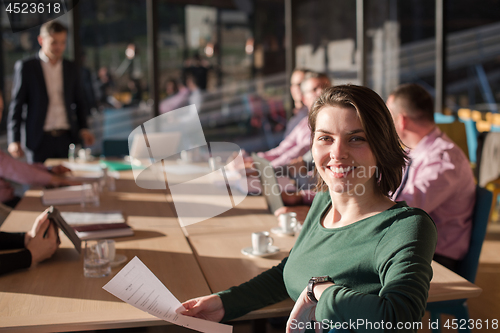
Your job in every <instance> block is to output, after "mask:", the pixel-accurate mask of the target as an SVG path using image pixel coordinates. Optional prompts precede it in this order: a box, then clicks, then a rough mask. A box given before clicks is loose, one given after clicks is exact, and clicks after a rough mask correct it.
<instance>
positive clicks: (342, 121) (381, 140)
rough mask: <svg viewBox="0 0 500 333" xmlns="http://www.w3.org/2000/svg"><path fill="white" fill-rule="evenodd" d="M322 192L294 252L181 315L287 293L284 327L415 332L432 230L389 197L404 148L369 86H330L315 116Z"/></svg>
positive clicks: (226, 309) (232, 314) (222, 314)
mask: <svg viewBox="0 0 500 333" xmlns="http://www.w3.org/2000/svg"><path fill="white" fill-rule="evenodd" d="M309 126H310V127H311V132H312V134H311V142H312V144H311V150H312V154H313V157H314V161H315V163H316V169H317V172H318V174H319V176H320V177H319V179H320V180H319V183H318V191H319V193H318V195H317V196H316V198H315V199H314V202H313V204H312V206H311V210H310V211H309V214H308V215H307V218H306V220H305V222H304V226H303V229H302V231H301V234H300V235H299V237H298V239H297V242H296V244H295V246H294V247H293V249H292V251H291V252H290V256H289V257H288V258H285V259H284V260H283V261H282V262H281V263H280V264H279V265H278V266H275V267H273V268H272V269H270V270H268V271H266V272H264V273H262V274H260V275H258V276H257V277H255V278H253V279H252V280H250V281H248V282H246V283H244V284H242V285H240V286H237V287H232V288H230V289H228V290H225V291H222V292H219V293H217V294H215V295H210V296H205V297H200V298H196V299H193V300H189V301H187V302H185V303H184V304H183V305H184V307H185V308H186V310H185V311H184V312H182V313H183V314H185V315H191V316H195V317H199V318H205V319H208V320H213V321H227V320H230V319H233V318H237V317H239V316H241V315H243V314H245V313H247V312H249V311H252V310H255V309H258V308H261V307H264V306H266V305H269V304H273V303H276V302H279V301H281V300H283V299H286V298H287V297H288V296H290V297H291V298H292V299H293V300H295V302H296V303H295V306H294V308H293V310H292V312H291V313H290V318H289V320H288V323H287V332H304V331H309V330H310V329H314V328H316V329H319V328H322V329H325V328H328V329H330V328H333V329H336V330H337V331H346V330H347V331H351V332H375V331H378V332H383V331H391V332H394V331H401V332H403V331H405V332H416V331H417V329H418V325H419V323H420V321H421V319H422V316H423V314H424V312H425V304H426V300H427V293H428V290H429V284H430V280H431V278H432V269H431V265H430V264H431V260H432V256H433V254H434V249H435V246H436V237H437V235H436V228H435V226H434V223H433V222H432V220H431V218H430V217H429V216H428V215H427V214H426V213H425V212H424V211H422V210H419V209H415V208H410V207H408V206H407V205H406V203H404V202H398V203H395V202H393V201H391V200H390V199H389V197H388V196H389V195H390V193H392V192H394V191H395V190H396V189H397V187H398V186H399V184H400V183H401V178H402V170H403V167H404V165H405V160H406V158H407V157H406V154H405V152H404V150H403V148H402V144H401V142H400V140H399V138H398V136H397V134H396V130H395V128H394V124H393V122H392V117H391V115H390V113H389V111H388V110H387V108H386V106H385V103H384V101H383V100H382V99H381V98H380V97H379V96H378V95H377V94H376V93H375V92H373V91H372V90H370V89H368V88H365V87H360V86H354V85H344V86H336V87H331V88H329V89H327V90H326V91H325V92H324V93H323V94H322V95H321V97H319V99H318V100H317V101H316V103H315V104H314V106H313V108H312V110H311V112H310V114H309Z"/></svg>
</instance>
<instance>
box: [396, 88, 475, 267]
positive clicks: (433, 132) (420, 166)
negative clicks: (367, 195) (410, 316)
mask: <svg viewBox="0 0 500 333" xmlns="http://www.w3.org/2000/svg"><path fill="white" fill-rule="evenodd" d="M387 106H388V108H389V110H390V111H391V113H392V115H393V118H394V124H395V126H396V131H397V132H398V134H399V137H400V138H401V140H402V141H403V143H404V144H405V145H406V146H407V147H409V148H410V150H409V156H410V158H411V164H410V165H409V167H408V168H407V170H408V172H407V175H405V177H404V178H403V179H404V180H406V181H403V183H402V184H401V186H400V188H399V189H398V190H397V191H396V193H394V195H393V199H394V200H398V201H400V200H404V201H406V203H407V204H408V205H409V206H411V207H417V208H421V209H423V210H425V211H426V212H427V213H429V215H430V216H431V217H432V219H433V220H434V222H435V223H436V227H437V230H438V241H437V247H436V254H435V255H434V260H435V261H437V262H438V263H440V264H442V265H443V266H445V267H447V268H449V269H451V270H453V271H456V269H457V268H458V263H459V261H460V260H462V259H463V257H464V256H465V255H466V254H467V251H468V249H469V242H470V235H471V229H472V211H473V210H474V204H475V201H476V200H475V198H476V185H475V182H474V175H473V173H472V169H471V167H470V164H469V160H468V159H467V157H466V156H465V154H464V152H463V151H462V149H460V148H459V147H458V146H457V145H456V144H455V143H454V142H453V141H452V140H451V139H450V138H448V136H447V135H446V134H444V133H443V132H441V130H440V129H439V127H437V125H436V123H435V122H434V101H433V99H432V97H431V95H430V94H429V93H428V92H427V91H426V90H425V89H424V88H423V87H421V86H419V85H417V84H403V85H401V86H399V87H398V88H396V89H395V90H394V91H393V92H392V93H391V94H390V95H389V98H388V99H387Z"/></svg>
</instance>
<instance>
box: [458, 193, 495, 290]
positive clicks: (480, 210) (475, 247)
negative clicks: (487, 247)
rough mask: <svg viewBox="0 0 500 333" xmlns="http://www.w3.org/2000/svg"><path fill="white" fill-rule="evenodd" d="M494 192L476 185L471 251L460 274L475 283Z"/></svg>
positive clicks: (460, 268)
mask: <svg viewBox="0 0 500 333" xmlns="http://www.w3.org/2000/svg"><path fill="white" fill-rule="evenodd" d="M492 198H493V194H492V193H491V192H490V191H488V190H487V189H485V188H482V187H480V186H476V204H475V205H474V212H473V215H472V233H471V238H470V245H469V251H468V252H467V255H466V256H465V258H464V259H463V260H462V262H461V263H460V267H459V268H458V272H457V273H458V274H460V275H461V276H462V277H464V278H465V279H467V280H469V281H470V282H472V283H474V281H475V280H476V273H477V267H478V265H479V255H480V254H481V248H482V247H483V241H484V237H485V235H486V228H487V226H488V218H489V216H490V208H491V200H492Z"/></svg>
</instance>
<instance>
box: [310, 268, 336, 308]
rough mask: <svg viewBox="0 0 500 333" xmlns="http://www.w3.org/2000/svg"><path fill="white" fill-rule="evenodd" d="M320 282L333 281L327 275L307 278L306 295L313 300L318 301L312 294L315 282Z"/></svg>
mask: <svg viewBox="0 0 500 333" xmlns="http://www.w3.org/2000/svg"><path fill="white" fill-rule="evenodd" d="M322 282H333V279H332V278H331V277H329V276H326V275H325V276H318V277H312V278H311V279H310V280H309V284H308V285H307V297H309V299H310V300H311V301H312V302H314V303H318V300H317V299H316V297H315V296H314V292H313V288H314V285H315V284H316V283H322Z"/></svg>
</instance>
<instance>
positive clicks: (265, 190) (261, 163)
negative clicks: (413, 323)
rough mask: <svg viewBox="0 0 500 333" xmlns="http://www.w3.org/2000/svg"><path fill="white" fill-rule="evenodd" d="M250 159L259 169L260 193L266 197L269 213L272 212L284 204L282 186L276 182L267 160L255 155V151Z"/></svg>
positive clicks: (271, 167)
mask: <svg viewBox="0 0 500 333" xmlns="http://www.w3.org/2000/svg"><path fill="white" fill-rule="evenodd" d="M252 159H253V161H254V165H255V167H256V168H257V170H258V171H259V177H260V184H261V186H262V195H263V196H264V198H266V202H267V208H268V209H269V211H270V212H271V213H274V212H275V211H276V210H277V209H278V208H281V207H283V206H284V204H283V199H282V198H281V191H282V188H281V186H280V184H279V183H278V179H277V178H276V174H275V172H274V168H273V166H272V165H271V163H270V162H269V161H268V160H266V159H265V158H262V157H259V156H257V154H255V153H252Z"/></svg>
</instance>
